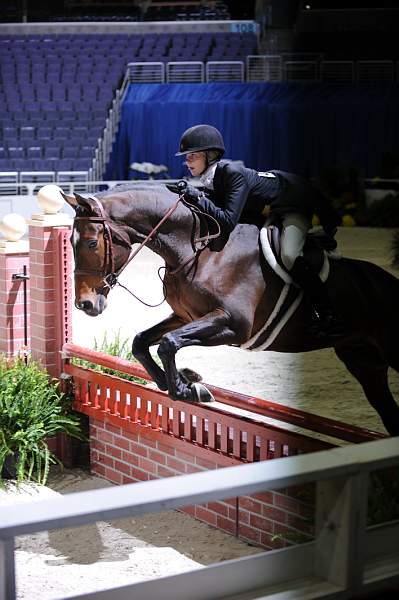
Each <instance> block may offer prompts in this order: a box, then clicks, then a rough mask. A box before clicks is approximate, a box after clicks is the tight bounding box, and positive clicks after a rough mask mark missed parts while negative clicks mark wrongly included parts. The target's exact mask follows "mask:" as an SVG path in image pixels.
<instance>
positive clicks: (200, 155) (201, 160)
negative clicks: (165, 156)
mask: <svg viewBox="0 0 399 600" xmlns="http://www.w3.org/2000/svg"><path fill="white" fill-rule="evenodd" d="M186 165H187V167H188V169H189V171H190V173H191V175H192V176H193V177H199V176H200V175H201V174H202V173H203V172H204V171H205V169H206V154H205V152H190V153H189V154H186Z"/></svg>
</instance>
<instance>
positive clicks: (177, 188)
mask: <svg viewBox="0 0 399 600" xmlns="http://www.w3.org/2000/svg"><path fill="white" fill-rule="evenodd" d="M166 187H167V188H168V190H169V191H171V192H173V193H174V194H180V195H182V194H184V198H185V199H186V200H188V202H193V204H195V203H196V202H198V200H199V199H200V198H201V196H202V192H200V191H199V190H198V189H197V188H196V187H194V186H193V185H190V184H189V183H187V181H184V179H182V180H181V181H179V182H178V183H170V184H166Z"/></svg>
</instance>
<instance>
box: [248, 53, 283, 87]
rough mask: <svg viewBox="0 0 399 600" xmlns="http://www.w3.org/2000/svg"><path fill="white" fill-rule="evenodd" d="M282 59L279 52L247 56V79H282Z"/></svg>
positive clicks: (249, 80)
mask: <svg viewBox="0 0 399 600" xmlns="http://www.w3.org/2000/svg"><path fill="white" fill-rule="evenodd" d="M282 80H283V59H282V56H281V55H279V54H263V55H250V56H247V81H248V82H249V83H251V82H256V81H271V82H273V81H276V82H278V81H282Z"/></svg>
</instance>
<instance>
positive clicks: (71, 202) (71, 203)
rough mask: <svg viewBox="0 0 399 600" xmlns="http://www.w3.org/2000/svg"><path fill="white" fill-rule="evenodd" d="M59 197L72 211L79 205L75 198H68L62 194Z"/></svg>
mask: <svg viewBox="0 0 399 600" xmlns="http://www.w3.org/2000/svg"><path fill="white" fill-rule="evenodd" d="M61 196H62V197H63V198H64V200H65V202H67V203H68V204H69V206H70V207H71V208H73V209H74V210H76V209H77V207H78V206H79V204H78V201H77V200H76V198H75V196H68V195H67V194H64V192H61Z"/></svg>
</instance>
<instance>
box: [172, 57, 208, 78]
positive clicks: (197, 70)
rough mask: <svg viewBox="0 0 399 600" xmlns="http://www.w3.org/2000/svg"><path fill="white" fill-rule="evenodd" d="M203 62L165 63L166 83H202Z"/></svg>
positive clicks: (203, 76)
mask: <svg viewBox="0 0 399 600" xmlns="http://www.w3.org/2000/svg"><path fill="white" fill-rule="evenodd" d="M204 81H205V75H204V63H203V62H201V61H185V62H179V61H177V62H168V63H166V82H167V83H204Z"/></svg>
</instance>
